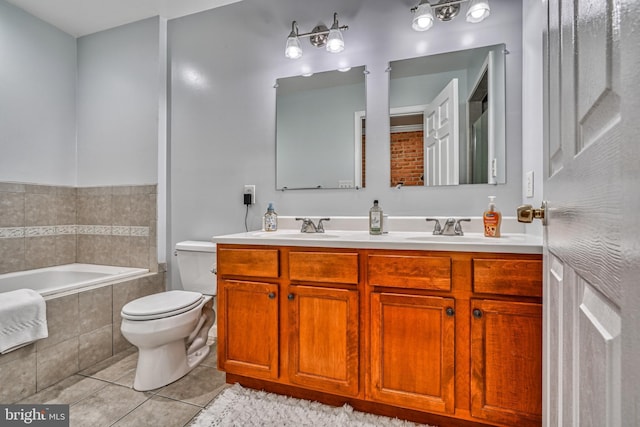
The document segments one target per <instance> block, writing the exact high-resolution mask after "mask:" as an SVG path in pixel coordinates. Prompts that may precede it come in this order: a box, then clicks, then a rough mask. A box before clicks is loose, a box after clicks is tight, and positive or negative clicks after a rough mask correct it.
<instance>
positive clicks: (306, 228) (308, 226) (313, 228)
mask: <svg viewBox="0 0 640 427" xmlns="http://www.w3.org/2000/svg"><path fill="white" fill-rule="evenodd" d="M330 220H331V218H320V219H319V220H318V225H315V224H314V223H313V220H312V219H311V218H296V221H302V227H301V228H300V232H301V233H324V224H323V221H330Z"/></svg>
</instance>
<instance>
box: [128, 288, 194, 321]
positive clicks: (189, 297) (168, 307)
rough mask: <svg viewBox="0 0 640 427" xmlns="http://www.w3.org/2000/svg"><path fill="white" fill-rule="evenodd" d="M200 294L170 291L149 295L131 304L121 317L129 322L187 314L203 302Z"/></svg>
mask: <svg viewBox="0 0 640 427" xmlns="http://www.w3.org/2000/svg"><path fill="white" fill-rule="evenodd" d="M203 298H204V296H203V295H202V294H201V293H200V292H191V291H177V290H174V291H168V292H161V293H158V294H153V295H148V296H146V297H142V298H138V299H136V300H134V301H131V302H129V303H128V304H126V305H125V306H124V307H122V311H121V313H120V316H122V318H123V319H127V320H155V319H163V318H166V317H172V316H176V315H178V314H181V313H185V312H187V311H189V310H191V309H193V308H194V307H197V306H198V304H200V303H201V302H202V299H203Z"/></svg>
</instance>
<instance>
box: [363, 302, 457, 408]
mask: <svg viewBox="0 0 640 427" xmlns="http://www.w3.org/2000/svg"><path fill="white" fill-rule="evenodd" d="M454 319H455V305H454V300H453V299H452V298H439V297H430V296H420V295H405V294H394V293H376V292H374V293H372V294H371V356H370V361H371V383H370V386H369V391H368V393H369V394H370V397H371V398H372V399H374V400H377V401H379V402H384V403H389V404H392V405H398V406H402V407H405V408H412V409H418V410H423V411H438V412H444V413H453V412H454V403H455V401H454V381H455V378H454V372H455V371H454V363H455V362H454V334H455V320H454Z"/></svg>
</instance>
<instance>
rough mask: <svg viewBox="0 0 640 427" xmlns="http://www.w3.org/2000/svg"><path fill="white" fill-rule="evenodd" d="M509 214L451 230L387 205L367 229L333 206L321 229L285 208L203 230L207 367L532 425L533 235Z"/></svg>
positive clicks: (268, 383)
mask: <svg viewBox="0 0 640 427" xmlns="http://www.w3.org/2000/svg"><path fill="white" fill-rule="evenodd" d="M510 220H511V219H508V218H505V228H503V232H504V231H506V233H504V236H503V237H501V238H486V237H484V236H483V235H482V234H481V233H479V232H477V231H478V230H481V219H480V218H474V219H473V220H472V222H471V223H469V224H467V223H465V228H466V230H465V235H463V236H440V235H433V234H432V233H431V232H430V231H427V230H428V229H429V228H430V227H431V226H430V225H427V224H426V223H425V222H424V218H417V219H416V218H405V219H404V220H402V219H400V218H398V219H394V218H391V220H390V224H391V227H390V228H391V230H392V231H391V232H390V233H388V234H383V235H379V236H372V235H369V233H368V232H367V231H366V230H367V228H366V225H365V226H363V225H364V224H366V222H365V221H366V219H361V220H360V222H357V221H356V222H352V223H351V224H350V225H349V227H350V228H347V227H345V226H344V222H345V221H342V222H341V221H340V219H333V218H332V220H331V222H329V223H326V224H325V228H326V230H325V232H324V233H301V232H300V230H299V224H298V228H297V229H296V228H293V227H294V226H295V225H294V222H293V221H291V226H290V227H285V228H284V229H283V228H282V227H281V229H280V230H278V231H276V232H262V231H256V232H248V233H239V234H232V235H226V236H217V237H215V238H214V239H213V240H214V242H216V243H217V245H218V249H217V256H218V298H219V300H218V316H219V321H218V367H219V368H220V369H221V370H223V371H225V372H226V373H227V382H239V383H240V384H242V385H245V386H248V387H253V388H258V389H265V390H269V391H274V392H277V393H281V394H288V395H291V396H296V397H301V398H306V399H312V400H318V401H322V402H325V403H329V404H333V405H342V404H344V403H349V404H350V405H351V406H353V407H354V408H355V409H358V410H363V411H367V412H374V413H378V414H382V415H388V416H392V417H398V418H404V419H409V420H413V421H417V422H424V423H429V424H435V425H439V426H440V427H444V426H447V425H452V426H453V425H456V426H462V425H483V424H486V425H499V426H514V425H518V426H534V425H540V424H541V413H542V256H541V253H542V241H541V238H539V237H536V236H530V235H525V234H523V233H522V232H514V233H511V232H509V231H510V227H512V229H513V230H519V229H518V227H517V226H516V225H511V226H510V225H509V223H510ZM282 222H283V223H284V224H285V225H286V223H287V221H286V219H284V221H282ZM418 224H419V227H420V228H417V227H416V226H417V225H418ZM416 229H418V230H421V231H415V230H416ZM467 229H468V230H467ZM505 229H506V230H505ZM344 230H364V231H344ZM395 230H399V231H395ZM522 231H524V230H522Z"/></svg>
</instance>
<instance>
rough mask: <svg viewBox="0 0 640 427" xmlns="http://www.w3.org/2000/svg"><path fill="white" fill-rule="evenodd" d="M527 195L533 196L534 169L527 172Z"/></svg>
mask: <svg viewBox="0 0 640 427" xmlns="http://www.w3.org/2000/svg"><path fill="white" fill-rule="evenodd" d="M527 197H533V171H529V172H527Z"/></svg>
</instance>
